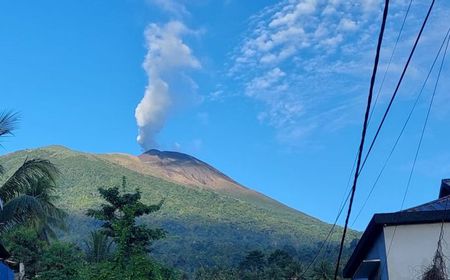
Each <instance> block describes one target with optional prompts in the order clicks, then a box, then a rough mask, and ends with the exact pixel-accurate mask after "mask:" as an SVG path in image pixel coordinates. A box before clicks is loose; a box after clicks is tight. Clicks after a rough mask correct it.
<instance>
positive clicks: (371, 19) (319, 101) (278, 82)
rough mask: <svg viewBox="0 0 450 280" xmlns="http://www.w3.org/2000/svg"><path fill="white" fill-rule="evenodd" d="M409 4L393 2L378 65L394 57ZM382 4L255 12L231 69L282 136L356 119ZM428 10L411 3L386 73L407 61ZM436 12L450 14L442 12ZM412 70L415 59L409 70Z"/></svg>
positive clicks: (297, 2) (320, 3)
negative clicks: (398, 33) (392, 59)
mask: <svg viewBox="0 0 450 280" xmlns="http://www.w3.org/2000/svg"><path fill="white" fill-rule="evenodd" d="M408 3H409V1H398V2H395V3H391V8H390V17H389V21H388V25H387V30H386V33H385V39H384V45H383V52H382V58H381V60H382V61H381V65H383V63H385V62H386V60H387V59H388V57H389V56H390V52H391V51H392V46H393V43H394V41H395V38H396V36H397V32H398V28H399V25H400V24H401V21H402V20H403V16H404V13H405V11H406V7H407V5H408ZM447 6H448V5H447ZM381 8H382V6H381V3H380V2H379V1H374V0H363V1H360V2H351V1H343V0H285V1H282V2H280V3H278V4H275V5H272V6H269V7H266V8H265V9H263V10H262V11H261V12H260V13H258V14H256V15H254V16H252V17H251V18H250V24H249V27H248V31H247V32H246V33H245V34H244V38H243V40H242V42H241V43H240V44H239V45H238V46H237V48H236V49H235V50H234V51H233V53H232V55H231V56H230V60H231V63H230V65H231V67H230V68H229V69H228V74H229V76H231V77H232V78H233V79H235V81H237V82H238V83H240V84H241V86H242V87H243V92H244V93H245V95H246V96H247V97H248V98H252V99H254V100H255V101H257V102H259V103H262V104H263V105H264V108H265V109H264V111H262V112H260V113H259V114H258V116H257V117H258V120H259V121H261V122H263V123H265V124H268V125H270V126H273V127H274V128H276V129H277V131H278V132H279V133H281V134H289V136H286V137H283V136H279V137H278V138H279V139H284V140H286V139H292V138H295V137H294V136H300V135H301V136H302V137H304V136H305V135H307V134H308V135H309V134H311V133H314V131H320V130H324V129H332V127H331V125H333V126H334V127H340V126H341V124H343V123H349V122H352V121H351V120H349V119H351V118H352V117H351V114H352V112H353V113H354V112H355V111H357V109H355V108H356V107H355V106H356V105H360V102H361V100H363V99H364V98H362V97H364V96H365V94H366V93H367V86H368V79H369V78H370V77H369V76H370V71H371V66H372V64H373V55H374V50H375V47H376V40H377V36H378V32H379V25H380V18H381V12H382V11H381ZM424 10H425V11H426V9H424V4H423V3H415V4H414V5H413V8H412V9H411V13H410V16H409V19H408V22H407V26H405V30H404V34H403V36H402V39H401V41H400V44H399V47H398V48H399V49H402V51H397V53H396V56H395V60H394V61H393V66H392V67H393V68H391V69H390V72H389V73H392V72H393V70H394V68H395V67H396V65H403V64H404V57H405V54H406V53H407V52H408V51H409V49H410V47H411V38H412V37H414V36H415V35H416V32H417V26H418V23H420V20H421V19H422V18H423V11H424ZM435 17H439V18H440V19H441V20H442V19H443V18H445V16H443V15H441V14H440V13H439V15H435ZM436 22H443V21H438V20H436ZM408 24H409V25H408ZM435 25H436V26H438V25H439V24H435ZM441 25H442V24H441ZM442 29H443V27H442V26H439V28H430V29H429V30H432V31H433V32H427V34H426V36H428V37H430V39H424V41H425V40H427V41H429V43H427V44H428V45H429V46H434V45H433V42H434V41H433V38H435V36H432V33H438V34H440V33H439V30H442ZM417 56H418V58H416V59H418V60H419V59H420V57H421V56H420V55H417ZM380 69H381V70H380V73H382V71H383V70H384V68H380ZM413 69H415V67H414V65H411V71H410V72H411V73H412V70H413ZM411 73H410V74H411ZM418 73H421V71H419V72H418ZM380 76H381V74H380ZM388 77H389V78H390V79H391V80H393V79H395V78H397V76H395V75H389V76H388ZM288 132H290V133H288Z"/></svg>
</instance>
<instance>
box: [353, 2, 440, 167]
mask: <svg viewBox="0 0 450 280" xmlns="http://www.w3.org/2000/svg"><path fill="white" fill-rule="evenodd" d="M434 2H435V0H433V1H432V2H431V4H430V7H429V9H428V12H427V15H426V17H425V19H424V21H423V23H422V26H421V28H420V31H419V34H418V35H417V38H416V40H415V42H414V46H413V48H412V50H411V52H410V54H409V57H408V60H407V61H406V64H405V66H404V67H403V71H402V74H401V76H400V79H399V80H398V83H397V86H396V87H395V90H394V93H393V94H392V97H391V100H390V101H389V104H388V106H387V108H386V111H385V112H384V115H383V118H382V119H381V123H380V125H379V126H378V128H377V131H376V133H375V136H374V138H373V140H372V142H371V144H370V147H369V150H368V151H367V153H366V156H365V158H364V161H363V163H362V165H361V168H360V169H358V170H357V171H356V172H357V173H358V174H360V173H361V171H362V169H363V168H364V166H365V165H366V162H367V159H368V158H369V155H370V153H371V151H372V149H373V146H374V145H375V141H376V140H377V138H378V135H379V133H380V131H381V128H382V127H383V124H384V122H385V121H386V117H387V115H388V113H389V111H390V109H391V107H392V103H393V102H394V100H395V97H396V96H397V93H398V90H399V88H400V85H401V84H402V81H403V78H404V77H405V73H406V70H408V66H409V63H410V62H411V59H412V57H413V55H414V53H415V51H416V48H417V44H418V43H419V40H420V37H421V36H422V33H423V30H424V29H425V26H426V24H427V22H428V18H429V17H430V14H431V10H432V9H433V6H434Z"/></svg>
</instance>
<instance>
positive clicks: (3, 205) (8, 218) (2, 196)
mask: <svg viewBox="0 0 450 280" xmlns="http://www.w3.org/2000/svg"><path fill="white" fill-rule="evenodd" d="M17 121H18V117H17V114H15V113H11V112H7V113H0V137H5V136H8V135H12V131H13V130H14V128H15V126H16V124H17ZM10 173H11V172H9V173H7V172H6V171H5V169H4V168H3V166H2V165H1V164H0V178H1V179H3V177H6V179H4V180H2V182H3V184H0V233H2V232H5V231H6V230H8V229H10V228H11V227H13V226H14V225H17V224H22V225H23V224H26V225H30V226H32V227H33V228H34V229H35V230H36V231H37V232H38V234H39V236H40V237H41V238H42V239H44V240H47V241H48V238H49V237H52V236H54V232H53V228H54V227H62V226H63V218H64V216H65V213H64V212H63V211H62V210H60V209H59V208H57V207H56V206H55V205H54V204H53V203H52V201H53V200H54V196H53V195H52V193H53V192H54V190H55V188H56V183H55V182H56V178H57V176H58V174H59V171H58V169H57V168H56V166H55V165H54V164H52V163H51V162H50V161H48V160H45V159H39V158H35V159H28V158H27V159H25V161H24V162H23V163H22V165H21V166H20V167H19V168H18V169H17V170H16V171H14V172H12V174H10ZM7 175H9V176H7Z"/></svg>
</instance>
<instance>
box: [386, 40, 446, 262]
mask: <svg viewBox="0 0 450 280" xmlns="http://www.w3.org/2000/svg"><path fill="white" fill-rule="evenodd" d="M449 41H450V38H447V45H446V47H445V51H444V55H443V56H442V61H441V65H440V67H439V72H438V75H437V78H436V83H435V84H434V89H433V94H432V96H431V101H430V105H429V106H428V111H427V115H426V117H425V122H424V124H423V127H422V132H421V135H420V140H419V143H418V146H417V150H416V154H415V156H414V161H413V165H412V167H411V171H410V173H409V177H408V183H407V185H406V189H405V193H404V194H403V199H402V204H401V207H400V211H402V210H403V206H404V203H405V199H406V196H407V194H408V191H409V187H410V185H411V179H412V175H413V173H414V169H415V167H416V163H417V158H418V156H419V152H420V148H421V146H422V141H423V136H424V134H425V129H426V127H427V124H428V119H429V117H430V112H431V108H432V107H433V102H434V97H435V96H436V90H437V86H438V84H439V79H440V77H441V72H442V68H443V66H444V61H445V57H446V55H447V50H448V45H449ZM396 231H397V226H395V228H394V232H393V234H392V238H391V241H390V243H389V248H388V255H389V253H390V251H391V246H392V242H393V241H394V237H395V233H396Z"/></svg>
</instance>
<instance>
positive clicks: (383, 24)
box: [334, 0, 389, 280]
mask: <svg viewBox="0 0 450 280" xmlns="http://www.w3.org/2000/svg"><path fill="white" fill-rule="evenodd" d="M388 11H389V0H385V5H384V11H383V18H382V22H381V30H380V34H379V36H378V44H377V50H376V55H375V62H374V66H373V72H372V77H371V79H370V89H369V96H368V97H367V108H366V113H365V115H364V124H363V129H362V134H361V143H360V145H359V152H358V161H357V163H356V172H355V179H354V181H353V186H352V192H351V195H350V202H349V206H348V213H347V217H346V219H345V225H344V232H343V233H342V238H341V244H340V246H339V254H338V259H337V262H336V269H335V272H334V279H335V280H337V277H338V273H339V264H340V261H341V258H342V250H343V248H344V241H345V236H346V234H347V229H348V222H349V219H350V214H351V210H352V206H353V200H354V198H355V192H356V185H357V183H358V174H359V170H360V165H361V158H362V153H363V150H364V142H365V139H366V133H367V125H368V121H369V114H370V105H371V103H372V96H373V88H374V85H375V79H376V74H377V70H378V63H379V60H380V53H381V45H382V43H383V36H384V30H385V27H386V20H387V16H388Z"/></svg>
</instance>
